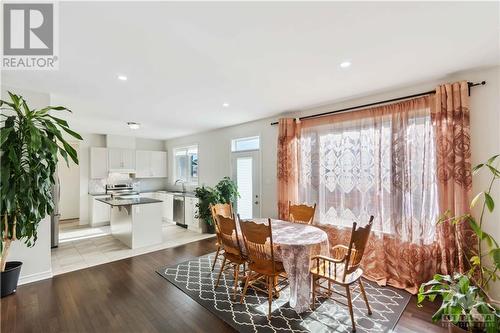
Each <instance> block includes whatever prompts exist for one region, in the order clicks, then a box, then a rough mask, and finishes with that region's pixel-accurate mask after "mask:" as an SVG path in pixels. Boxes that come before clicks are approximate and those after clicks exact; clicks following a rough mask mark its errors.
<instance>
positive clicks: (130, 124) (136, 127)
mask: <svg viewBox="0 0 500 333" xmlns="http://www.w3.org/2000/svg"><path fill="white" fill-rule="evenodd" d="M127 125H128V127H130V129H134V130H135V129H139V127H141V124H139V123H135V122H133V121H129V122H127Z"/></svg>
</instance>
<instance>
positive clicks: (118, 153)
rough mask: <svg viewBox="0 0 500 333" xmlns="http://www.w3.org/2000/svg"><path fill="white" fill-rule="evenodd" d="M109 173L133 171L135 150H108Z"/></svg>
mask: <svg viewBox="0 0 500 333" xmlns="http://www.w3.org/2000/svg"><path fill="white" fill-rule="evenodd" d="M108 167H109V171H111V172H113V171H117V172H124V171H128V172H132V171H135V150H133V149H123V148H109V149H108Z"/></svg>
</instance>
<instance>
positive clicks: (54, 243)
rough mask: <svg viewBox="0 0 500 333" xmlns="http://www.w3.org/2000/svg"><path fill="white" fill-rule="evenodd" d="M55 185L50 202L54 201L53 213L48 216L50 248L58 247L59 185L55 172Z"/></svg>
mask: <svg viewBox="0 0 500 333" xmlns="http://www.w3.org/2000/svg"><path fill="white" fill-rule="evenodd" d="M54 181H55V184H54V186H52V200H53V201H54V211H53V212H52V215H50V246H51V247H53V248H54V247H58V246H59V219H60V218H61V214H60V212H59V201H60V200H61V184H60V183H59V176H58V175H57V170H56V172H55V175H54Z"/></svg>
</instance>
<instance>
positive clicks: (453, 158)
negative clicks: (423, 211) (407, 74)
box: [431, 81, 476, 274]
mask: <svg viewBox="0 0 500 333" xmlns="http://www.w3.org/2000/svg"><path fill="white" fill-rule="evenodd" d="M431 118H432V122H433V125H434V128H435V136H436V155H437V179H438V199H439V208H440V211H441V212H445V211H449V212H450V213H451V214H452V215H453V216H460V215H462V214H464V213H467V212H468V211H469V203H470V201H469V200H470V196H471V190H472V169H471V160H470V159H471V151H470V118H469V87H468V84H467V82H466V81H461V82H455V83H452V84H443V85H440V86H438V87H437V88H436V94H435V96H434V103H433V104H432V105H431ZM437 231H438V244H439V253H440V254H441V267H440V269H441V272H442V273H445V274H451V273H453V272H454V271H460V272H463V271H464V270H465V269H466V265H467V263H466V261H465V256H466V255H468V252H469V251H471V250H473V249H474V246H475V244H476V241H475V234H474V233H473V232H472V230H471V229H470V226H469V224H468V223H466V222H462V223H459V224H458V225H456V226H453V225H451V224H449V223H446V224H443V225H439V226H438V227H437Z"/></svg>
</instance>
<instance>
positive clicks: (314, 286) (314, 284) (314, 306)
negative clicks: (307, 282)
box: [311, 275, 316, 310]
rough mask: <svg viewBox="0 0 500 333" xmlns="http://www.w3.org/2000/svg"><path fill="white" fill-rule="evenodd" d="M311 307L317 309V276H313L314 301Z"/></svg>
mask: <svg viewBox="0 0 500 333" xmlns="http://www.w3.org/2000/svg"><path fill="white" fill-rule="evenodd" d="M311 308H312V309H313V310H314V309H316V276H314V275H313V276H312V303H311Z"/></svg>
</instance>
